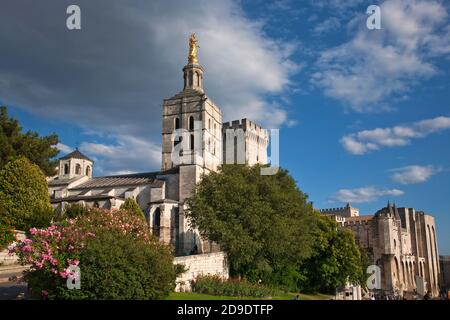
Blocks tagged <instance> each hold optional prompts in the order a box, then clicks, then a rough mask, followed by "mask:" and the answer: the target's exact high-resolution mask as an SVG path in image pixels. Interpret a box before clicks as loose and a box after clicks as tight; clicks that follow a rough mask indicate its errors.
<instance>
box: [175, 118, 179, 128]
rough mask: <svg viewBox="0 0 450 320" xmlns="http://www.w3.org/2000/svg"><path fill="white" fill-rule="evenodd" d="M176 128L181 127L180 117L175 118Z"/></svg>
mask: <svg viewBox="0 0 450 320" xmlns="http://www.w3.org/2000/svg"><path fill="white" fill-rule="evenodd" d="M175 129H180V119H179V118H178V117H176V118H175Z"/></svg>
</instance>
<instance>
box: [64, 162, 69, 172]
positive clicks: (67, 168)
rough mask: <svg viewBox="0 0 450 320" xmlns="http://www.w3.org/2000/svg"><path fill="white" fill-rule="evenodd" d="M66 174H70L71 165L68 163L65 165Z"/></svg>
mask: <svg viewBox="0 0 450 320" xmlns="http://www.w3.org/2000/svg"><path fill="white" fill-rule="evenodd" d="M64 174H69V164H68V163H66V164H65V165H64Z"/></svg>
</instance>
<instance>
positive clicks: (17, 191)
mask: <svg viewBox="0 0 450 320" xmlns="http://www.w3.org/2000/svg"><path fill="white" fill-rule="evenodd" d="M0 214H1V219H8V220H9V221H11V223H12V225H13V226H14V227H15V228H16V229H18V230H25V231H26V230H28V229H29V228H30V227H46V226H48V225H49V223H50V221H51V219H52V218H53V210H52V208H51V206H50V199H49V196H48V189H47V181H46V179H45V176H44V174H43V173H42V171H41V170H40V169H39V167H38V166H37V165H35V164H33V163H31V161H29V160H28V159H27V158H25V157H20V158H17V159H16V160H12V161H10V162H9V163H8V164H7V165H6V166H5V167H4V168H3V170H1V171H0Z"/></svg>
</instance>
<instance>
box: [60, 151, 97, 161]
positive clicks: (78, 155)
mask: <svg viewBox="0 0 450 320" xmlns="http://www.w3.org/2000/svg"><path fill="white" fill-rule="evenodd" d="M66 159H84V160H88V161H91V162H94V161H92V160H91V159H89V158H88V157H86V156H85V155H84V154H82V153H81V152H80V151H79V150H78V149H76V150H75V151H73V152H71V153H69V154H67V155H65V156H64V157H62V158H60V160H66Z"/></svg>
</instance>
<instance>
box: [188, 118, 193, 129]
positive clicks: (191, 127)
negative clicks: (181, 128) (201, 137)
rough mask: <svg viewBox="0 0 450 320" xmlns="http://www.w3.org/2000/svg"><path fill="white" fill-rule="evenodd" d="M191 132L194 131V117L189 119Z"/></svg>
mask: <svg viewBox="0 0 450 320" xmlns="http://www.w3.org/2000/svg"><path fill="white" fill-rule="evenodd" d="M189 130H194V117H193V116H190V117H189Z"/></svg>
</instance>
